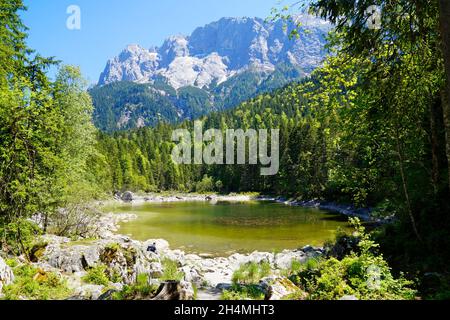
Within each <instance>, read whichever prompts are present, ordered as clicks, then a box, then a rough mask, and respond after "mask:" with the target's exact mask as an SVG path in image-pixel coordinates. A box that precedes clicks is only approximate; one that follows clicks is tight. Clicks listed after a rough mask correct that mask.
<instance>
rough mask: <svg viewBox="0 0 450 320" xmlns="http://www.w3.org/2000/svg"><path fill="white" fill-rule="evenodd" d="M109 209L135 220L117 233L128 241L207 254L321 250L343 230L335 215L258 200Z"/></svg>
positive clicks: (343, 220)
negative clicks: (164, 243)
mask: <svg viewBox="0 0 450 320" xmlns="http://www.w3.org/2000/svg"><path fill="white" fill-rule="evenodd" d="M109 209H111V208H109ZM112 210H113V211H114V212H117V213H134V214H136V215H137V216H138V219H137V220H134V221H131V222H127V223H123V224H122V225H121V227H120V230H119V232H120V233H122V234H126V235H130V236H131V237H132V238H133V239H137V240H148V239H159V238H161V239H165V240H167V241H169V243H170V245H171V248H173V249H182V250H184V251H186V252H190V253H208V254H212V255H227V254H231V253H233V252H242V253H246V252H252V251H255V250H258V251H269V252H272V251H280V250H283V249H295V248H299V247H302V246H304V245H307V244H311V245H322V244H323V243H324V242H325V241H326V240H329V239H332V238H333V236H334V234H335V232H336V230H337V229H338V228H339V227H341V228H344V229H345V228H347V227H348V224H347V218H345V217H342V216H341V215H339V214H335V213H330V212H326V211H322V210H318V209H311V208H301V207H292V206H286V205H284V204H279V203H271V202H264V201H263V202H259V201H251V202H242V203H233V202H219V203H217V204H211V203H207V202H187V203H186V202H176V203H161V204H155V203H151V204H150V203H149V204H143V205H139V206H137V205H121V206H117V207H114V208H113V209H112Z"/></svg>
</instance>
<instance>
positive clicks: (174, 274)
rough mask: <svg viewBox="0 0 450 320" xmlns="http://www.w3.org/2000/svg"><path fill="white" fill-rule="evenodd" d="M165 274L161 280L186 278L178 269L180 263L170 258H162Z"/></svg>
mask: <svg viewBox="0 0 450 320" xmlns="http://www.w3.org/2000/svg"><path fill="white" fill-rule="evenodd" d="M162 267H163V275H162V276H161V278H160V280H161V281H180V280H182V279H183V278H184V273H183V272H181V271H178V263H177V262H176V261H172V260H170V259H163V260H162Z"/></svg>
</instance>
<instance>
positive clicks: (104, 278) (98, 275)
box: [82, 264, 110, 286]
mask: <svg viewBox="0 0 450 320" xmlns="http://www.w3.org/2000/svg"><path fill="white" fill-rule="evenodd" d="M82 280H83V281H84V282H86V283H90V284H96V285H99V286H107V285H108V284H109V282H110V281H109V278H108V275H107V270H106V266H104V265H101V264H100V265H98V266H95V267H93V268H91V269H89V270H88V272H87V274H86V275H85V276H84V277H83V278H82Z"/></svg>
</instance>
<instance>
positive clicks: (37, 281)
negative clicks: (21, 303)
mask: <svg viewBox="0 0 450 320" xmlns="http://www.w3.org/2000/svg"><path fill="white" fill-rule="evenodd" d="M8 264H9V265H10V266H13V271H14V275H15V280H14V283H12V284H10V285H8V286H5V287H4V288H3V294H4V299H5V300H22V299H27V300H63V299H66V298H68V297H69V296H70V295H71V293H72V292H71V290H70V289H69V288H68V287H67V284H66V282H65V281H64V280H62V279H61V277H60V276H59V275H58V274H56V273H52V272H45V271H43V270H41V269H37V268H35V267H33V266H31V265H17V262H14V263H13V262H12V261H8Z"/></svg>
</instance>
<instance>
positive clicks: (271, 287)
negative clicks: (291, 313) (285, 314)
mask: <svg viewBox="0 0 450 320" xmlns="http://www.w3.org/2000/svg"><path fill="white" fill-rule="evenodd" d="M259 285H260V287H261V288H262V289H263V291H264V292H265V295H266V297H265V299H266V300H281V299H283V298H285V297H287V296H289V295H292V294H296V293H299V292H300V289H299V288H298V287H297V286H296V285H295V284H294V283H292V282H291V281H290V280H289V279H286V278H282V277H267V278H264V279H262V280H261V281H260V283H259Z"/></svg>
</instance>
